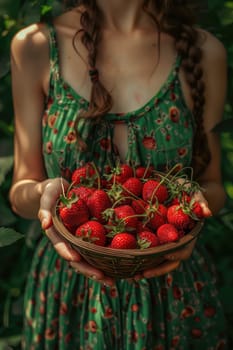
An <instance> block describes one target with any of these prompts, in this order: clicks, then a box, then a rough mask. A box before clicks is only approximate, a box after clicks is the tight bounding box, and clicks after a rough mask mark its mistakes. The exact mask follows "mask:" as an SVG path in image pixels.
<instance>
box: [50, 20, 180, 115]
mask: <svg viewBox="0 0 233 350" xmlns="http://www.w3.org/2000/svg"><path fill="white" fill-rule="evenodd" d="M47 25H48V28H49V33H50V66H51V68H50V70H51V74H50V86H51V79H53V74H52V72H53V71H54V70H55V71H56V78H57V82H59V83H60V85H61V87H62V88H63V89H64V90H65V91H66V93H68V94H69V95H70V96H71V97H72V99H74V100H77V101H78V102H79V103H80V104H81V106H82V108H88V106H89V104H90V101H88V100H87V99H86V98H85V97H83V96H82V95H81V94H79V93H78V91H76V90H75V89H74V88H73V87H72V86H71V85H70V84H69V83H68V82H67V81H66V80H65V79H64V78H63V77H62V75H61V71H60V65H59V48H58V42H57V35H56V30H55V28H54V25H53V24H51V23H49V24H47ZM180 64H181V57H180V56H179V55H177V56H176V58H175V61H174V63H173V64H172V66H171V69H170V71H169V72H168V74H167V77H166V79H165V80H164V82H163V83H162V84H161V86H160V88H159V89H158V91H157V92H156V93H155V94H153V95H152V97H150V98H149V99H148V101H147V102H145V103H144V104H143V105H142V106H141V107H139V108H136V109H134V110H131V111H128V112H108V113H107V114H106V116H108V117H109V118H110V119H116V120H117V119H121V118H129V117H132V118H133V117H135V116H136V117H140V116H142V115H144V114H145V113H146V112H148V111H149V110H151V108H152V107H154V106H155V104H156V102H157V101H159V100H160V99H161V98H162V96H163V95H164V94H165V93H166V92H167V91H168V89H169V87H170V86H171V85H172V83H173V82H174V81H175V79H177V78H178V72H179V67H180ZM49 96H50V93H49Z"/></svg>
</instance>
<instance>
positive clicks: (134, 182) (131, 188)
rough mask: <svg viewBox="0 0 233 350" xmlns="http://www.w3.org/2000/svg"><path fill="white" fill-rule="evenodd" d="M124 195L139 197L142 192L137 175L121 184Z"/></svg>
mask: <svg viewBox="0 0 233 350" xmlns="http://www.w3.org/2000/svg"><path fill="white" fill-rule="evenodd" d="M122 186H123V188H124V191H123V195H124V196H131V195H133V196H136V197H140V196H141V193H142V186H143V184H142V182H141V181H140V180H139V179H138V178H137V177H130V178H128V179H127V180H126V181H125V182H124V183H123V184H122Z"/></svg>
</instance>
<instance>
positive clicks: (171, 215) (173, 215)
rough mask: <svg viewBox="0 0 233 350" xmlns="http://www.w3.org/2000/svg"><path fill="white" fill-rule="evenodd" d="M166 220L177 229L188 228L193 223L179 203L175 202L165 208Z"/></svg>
mask: <svg viewBox="0 0 233 350" xmlns="http://www.w3.org/2000/svg"><path fill="white" fill-rule="evenodd" d="M167 220H168V222H169V224H172V225H174V226H175V227H176V228H177V229H178V230H188V229H190V227H191V226H192V224H193V219H192V218H191V217H190V216H189V215H188V214H187V213H185V212H184V210H183V209H182V207H181V205H179V204H175V205H172V206H170V207H169V208H168V210H167Z"/></svg>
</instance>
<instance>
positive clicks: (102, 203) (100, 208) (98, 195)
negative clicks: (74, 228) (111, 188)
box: [87, 190, 112, 223]
mask: <svg viewBox="0 0 233 350" xmlns="http://www.w3.org/2000/svg"><path fill="white" fill-rule="evenodd" d="M111 205H112V202H111V200H110V198H109V196H108V194H107V193H106V192H105V191H104V190H95V192H94V193H93V194H92V195H91V196H90V197H89V198H88V201H87V206H88V209H89V211H90V214H91V216H92V217H93V218H96V219H97V220H99V221H100V222H101V223H104V222H105V220H104V217H103V215H102V213H103V212H104V211H105V210H106V209H108V208H110V207H111Z"/></svg>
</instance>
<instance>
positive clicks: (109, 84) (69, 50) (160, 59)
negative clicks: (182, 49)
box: [57, 30, 189, 113]
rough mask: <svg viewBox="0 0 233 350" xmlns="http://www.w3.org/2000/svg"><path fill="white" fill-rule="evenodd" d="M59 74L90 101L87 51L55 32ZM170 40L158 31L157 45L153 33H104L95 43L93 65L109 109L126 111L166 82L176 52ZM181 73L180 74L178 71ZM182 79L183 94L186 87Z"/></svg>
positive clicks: (130, 109)
mask: <svg viewBox="0 0 233 350" xmlns="http://www.w3.org/2000/svg"><path fill="white" fill-rule="evenodd" d="M57 40H58V54H59V66H60V74H61V76H62V77H63V79H64V80H65V81H66V82H67V83H68V84H69V85H70V86H71V87H72V88H73V89H74V90H75V91H76V92H77V93H78V94H79V95H80V96H82V97H84V98H85V99H86V100H90V95H91V88H92V84H91V82H90V78H89V76H88V65H87V62H88V52H87V50H86V49H85V47H84V46H83V45H82V44H81V43H80V41H78V40H77V42H76V43H75V46H74V45H73V43H72V40H71V37H66V36H64V35H63V34H62V32H59V30H58V32H57ZM172 40H173V39H172V38H170V37H168V36H166V35H164V34H162V36H161V38H160V45H158V38H157V37H156V35H155V34H154V33H144V35H142V33H140V34H138V33H136V34H135V35H134V36H131V37H127V36H125V35H119V34H118V35H116V34H114V33H108V32H106V33H104V37H103V38H102V41H101V42H100V43H99V45H98V51H97V54H96V64H95V65H96V67H97V68H98V71H99V78H100V81H101V82H102V83H103V85H104V86H105V88H106V89H107V90H108V91H109V92H110V94H111V96H112V99H113V108H112V110H111V112H117V113H122V112H124V113H125V112H129V111H133V110H135V109H138V108H140V107H141V106H142V105H144V104H145V103H147V102H148V101H149V100H150V99H151V98H152V97H153V96H154V95H155V94H156V93H157V92H158V91H159V90H160V88H161V86H162V85H163V84H164V82H165V81H166V79H167V77H168V75H169V73H170V71H171V69H172V67H173V64H174V62H175V58H176V53H175V50H174V43H173V41H172ZM181 75H182V73H181ZM181 80H183V85H184V90H185V92H184V94H185V95H186V96H187V99H189V97H188V94H189V93H188V89H187V87H186V85H185V80H184V79H183V78H182V77H181Z"/></svg>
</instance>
